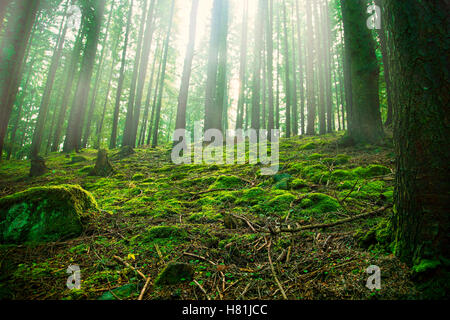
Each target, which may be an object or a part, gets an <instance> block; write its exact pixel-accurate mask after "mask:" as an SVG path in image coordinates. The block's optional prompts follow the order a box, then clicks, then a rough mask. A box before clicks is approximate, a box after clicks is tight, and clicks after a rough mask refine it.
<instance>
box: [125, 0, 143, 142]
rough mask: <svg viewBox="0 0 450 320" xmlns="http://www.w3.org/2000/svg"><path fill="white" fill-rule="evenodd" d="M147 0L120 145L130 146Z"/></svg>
mask: <svg viewBox="0 0 450 320" xmlns="http://www.w3.org/2000/svg"><path fill="white" fill-rule="evenodd" d="M147 3H148V2H147V0H144V6H143V10H142V16H141V26H140V29H139V36H138V40H137V41H138V43H137V49H136V57H135V58H134V67H133V76H132V79H131V86H130V96H129V98H128V107H127V116H126V119H125V129H124V132H123V139H122V146H131V145H132V143H131V135H132V131H133V130H132V128H133V119H134V117H133V113H134V99H135V97H136V83H137V78H138V74H139V64H140V61H141V53H142V42H143V38H144V27H145V21H146V20H145V18H146V16H147V15H146V13H147Z"/></svg>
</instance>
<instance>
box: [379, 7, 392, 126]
mask: <svg viewBox="0 0 450 320" xmlns="http://www.w3.org/2000/svg"><path fill="white" fill-rule="evenodd" d="M384 2H385V0H375V4H376V5H377V6H378V7H380V9H381V10H382V11H383V10H384V7H385V5H384ZM378 36H379V37H380V48H381V54H382V55H383V68H384V81H385V82H386V99H387V116H386V121H385V122H384V125H385V126H386V127H388V126H390V125H391V124H392V117H393V110H392V104H393V102H392V83H391V78H390V77H391V75H390V73H391V72H390V67H389V57H388V51H387V39H386V27H385V25H384V19H383V18H382V19H381V29H380V30H378Z"/></svg>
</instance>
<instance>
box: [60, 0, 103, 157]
mask: <svg viewBox="0 0 450 320" xmlns="http://www.w3.org/2000/svg"><path fill="white" fill-rule="evenodd" d="M92 4H93V5H94V6H93V7H89V8H86V10H89V13H88V16H87V17H86V18H87V19H88V20H89V21H88V22H87V24H88V27H87V30H88V33H87V38H86V45H85V49H84V57H83V62H82V64H81V71H80V77H79V79H78V82H79V85H78V88H77V91H76V93H75V99H74V104H73V106H72V109H71V110H70V116H69V122H68V125H67V134H66V140H65V141H64V152H66V153H70V152H72V151H74V150H76V151H78V150H79V149H80V146H81V134H82V129H83V120H84V117H85V111H86V102H87V99H88V96H89V87H90V83H91V78H92V71H93V69H94V63H95V55H96V53H97V45H98V38H99V33H100V27H101V24H102V20H103V13H104V10H105V0H99V1H95V2H93V3H92Z"/></svg>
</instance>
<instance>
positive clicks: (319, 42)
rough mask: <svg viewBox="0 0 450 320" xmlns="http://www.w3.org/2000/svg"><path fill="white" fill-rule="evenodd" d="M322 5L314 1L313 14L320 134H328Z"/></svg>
mask: <svg viewBox="0 0 450 320" xmlns="http://www.w3.org/2000/svg"><path fill="white" fill-rule="evenodd" d="M319 11H320V4H319V2H318V1H314V6H313V12H314V20H315V23H316V26H315V29H316V49H317V64H318V68H317V77H318V78H319V79H318V80H319V134H325V133H326V132H327V124H326V116H325V104H326V102H325V79H324V78H325V68H324V62H325V59H324V54H323V52H324V48H323V47H324V41H323V39H324V34H323V30H322V23H323V20H322V19H320V12H319Z"/></svg>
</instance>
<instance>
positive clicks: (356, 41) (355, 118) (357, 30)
mask: <svg viewBox="0 0 450 320" xmlns="http://www.w3.org/2000/svg"><path fill="white" fill-rule="evenodd" d="M366 4H367V3H366V1H365V0H354V1H345V0H341V7H342V17H343V21H344V33H345V46H346V55H347V59H348V60H349V62H350V73H351V83H352V85H351V87H352V100H353V101H352V106H351V110H347V113H348V115H349V116H350V115H351V117H350V119H349V120H350V121H349V123H348V136H349V138H350V139H351V140H352V141H353V142H356V143H359V142H369V143H377V142H379V141H380V140H381V139H382V138H383V126H382V123H381V113H380V99H379V92H378V89H379V84H378V80H379V71H380V70H379V66H378V61H377V58H376V55H375V44H374V40H373V37H372V34H371V31H370V30H369V29H368V28H367V25H366V21H367V19H368V14H367V12H366V10H367V5H366Z"/></svg>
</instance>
